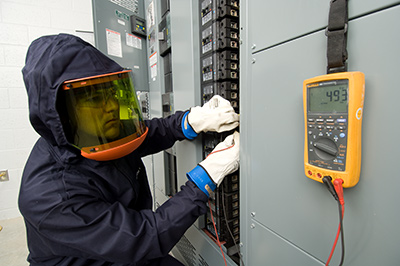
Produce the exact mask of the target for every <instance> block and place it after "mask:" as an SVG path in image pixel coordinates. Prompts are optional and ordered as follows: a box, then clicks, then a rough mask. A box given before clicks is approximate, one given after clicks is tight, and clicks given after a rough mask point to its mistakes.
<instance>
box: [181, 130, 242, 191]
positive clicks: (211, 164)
mask: <svg viewBox="0 0 400 266" xmlns="http://www.w3.org/2000/svg"><path fill="white" fill-rule="evenodd" d="M239 146H240V134H239V132H237V131H235V133H233V134H232V135H229V136H228V137H226V138H225V140H224V141H223V142H220V143H219V144H218V145H217V146H216V147H215V148H214V150H213V151H212V152H211V153H210V154H209V155H208V156H207V158H206V159H204V160H203V161H202V162H200V163H199V165H198V166H196V167H195V168H194V169H193V170H192V171H190V172H189V173H187V174H186V175H187V177H188V178H189V180H191V181H193V182H194V183H195V184H196V185H197V187H198V188H200V189H201V190H202V191H203V192H204V193H206V195H207V196H210V193H211V192H212V191H214V190H215V189H216V187H217V186H219V185H220V184H221V182H222V180H223V179H224V177H225V176H227V175H229V174H231V173H233V172H235V171H236V170H238V168H239Z"/></svg>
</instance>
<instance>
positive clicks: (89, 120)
mask: <svg viewBox="0 0 400 266" xmlns="http://www.w3.org/2000/svg"><path fill="white" fill-rule="evenodd" d="M132 81H133V78H132V70H124V71H120V72H114V73H109V74H105V75H100V76H93V77H88V78H83V79H76V80H68V81H65V82H64V83H63V86H62V87H63V90H62V93H63V94H64V95H63V96H64V99H65V100H66V108H67V112H68V123H67V125H66V126H64V127H65V128H64V130H65V131H66V135H67V137H68V139H69V141H70V142H72V144H73V145H74V146H76V147H78V148H79V149H80V150H81V154H82V156H84V157H86V158H89V159H93V160H97V161H107V160H114V159H118V158H121V157H123V156H125V155H127V154H129V153H131V152H132V151H134V150H135V149H136V148H137V147H139V145H140V144H141V143H142V142H143V140H144V139H145V137H146V135H147V127H146V125H145V123H144V120H143V116H142V112H141V111H140V106H139V103H138V100H137V96H136V93H135V90H134V88H133V82H132Z"/></svg>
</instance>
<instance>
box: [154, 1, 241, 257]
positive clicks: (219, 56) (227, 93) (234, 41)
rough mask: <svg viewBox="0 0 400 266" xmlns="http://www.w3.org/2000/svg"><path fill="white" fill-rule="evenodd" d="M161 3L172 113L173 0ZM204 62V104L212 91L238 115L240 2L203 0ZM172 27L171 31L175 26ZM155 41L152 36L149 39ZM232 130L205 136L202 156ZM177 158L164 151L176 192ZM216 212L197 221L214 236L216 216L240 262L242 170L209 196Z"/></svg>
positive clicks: (170, 191)
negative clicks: (171, 3) (223, 99)
mask: <svg viewBox="0 0 400 266" xmlns="http://www.w3.org/2000/svg"><path fill="white" fill-rule="evenodd" d="M160 2H161V15H162V20H161V22H160V23H159V25H158V27H159V28H158V31H159V32H160V33H159V35H160V36H161V38H160V36H158V37H159V38H158V39H159V43H160V55H161V56H162V60H163V62H164V84H165V93H164V94H163V95H162V102H163V116H164V117H167V116H168V115H170V114H172V112H173V109H174V108H173V92H174V91H173V86H172V84H173V83H172V67H171V53H172V50H171V37H170V32H171V28H170V26H171V25H170V12H169V8H170V7H169V1H160ZM199 14H200V23H199V25H200V29H199V34H200V42H201V43H200V54H199V56H200V60H199V61H200V64H201V67H200V69H201V73H200V74H201V94H202V95H201V96H202V104H204V103H205V102H207V101H208V100H209V99H211V98H212V97H213V96H214V95H220V96H222V97H224V98H225V99H227V100H229V101H230V102H231V105H232V107H233V108H234V109H235V111H236V112H237V113H239V1H238V0H203V1H199ZM172 30H173V29H172ZM150 39H151V38H150ZM229 134H232V132H225V133H222V134H219V133H206V134H203V135H202V141H203V151H202V152H203V157H204V158H205V157H207V155H208V154H209V153H210V152H211V151H212V150H213V149H214V148H215V146H216V145H217V144H218V143H219V142H221V141H223V140H224V139H225V137H226V136H228V135H229ZM176 160H177V158H176V156H175V155H174V152H173V150H171V149H169V150H166V151H165V152H164V162H165V189H166V190H165V193H166V195H168V196H173V195H174V194H175V193H177V172H176ZM209 202H210V204H211V209H212V214H211V213H208V214H207V215H204V217H203V218H200V219H204V221H202V222H200V223H199V224H200V225H201V226H203V227H204V228H201V229H203V230H204V231H205V232H206V234H207V235H209V236H210V237H211V238H212V239H214V240H215V239H216V232H215V229H214V226H213V223H212V218H211V215H213V219H214V222H215V224H216V229H217V232H218V237H219V240H220V242H221V243H222V244H223V245H224V247H225V248H226V251H227V254H228V255H229V256H230V257H231V259H232V260H233V261H235V262H237V263H238V264H239V260H240V259H239V254H238V248H237V247H238V243H240V236H239V231H240V230H239V173H238V172H235V173H233V174H231V175H229V176H227V177H226V178H225V179H224V181H223V182H222V184H221V185H220V186H219V188H218V189H217V190H216V191H215V193H214V194H213V195H212V197H211V199H210V201H209Z"/></svg>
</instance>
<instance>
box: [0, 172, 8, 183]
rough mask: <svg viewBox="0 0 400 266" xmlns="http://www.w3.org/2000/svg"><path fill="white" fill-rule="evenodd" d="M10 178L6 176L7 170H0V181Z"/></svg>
mask: <svg viewBox="0 0 400 266" xmlns="http://www.w3.org/2000/svg"><path fill="white" fill-rule="evenodd" d="M8 180H10V179H9V177H8V170H0V182H3V181H8Z"/></svg>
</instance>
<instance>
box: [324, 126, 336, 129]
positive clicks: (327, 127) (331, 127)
mask: <svg viewBox="0 0 400 266" xmlns="http://www.w3.org/2000/svg"><path fill="white" fill-rule="evenodd" d="M334 128H335V127H334V126H326V129H334Z"/></svg>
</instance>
